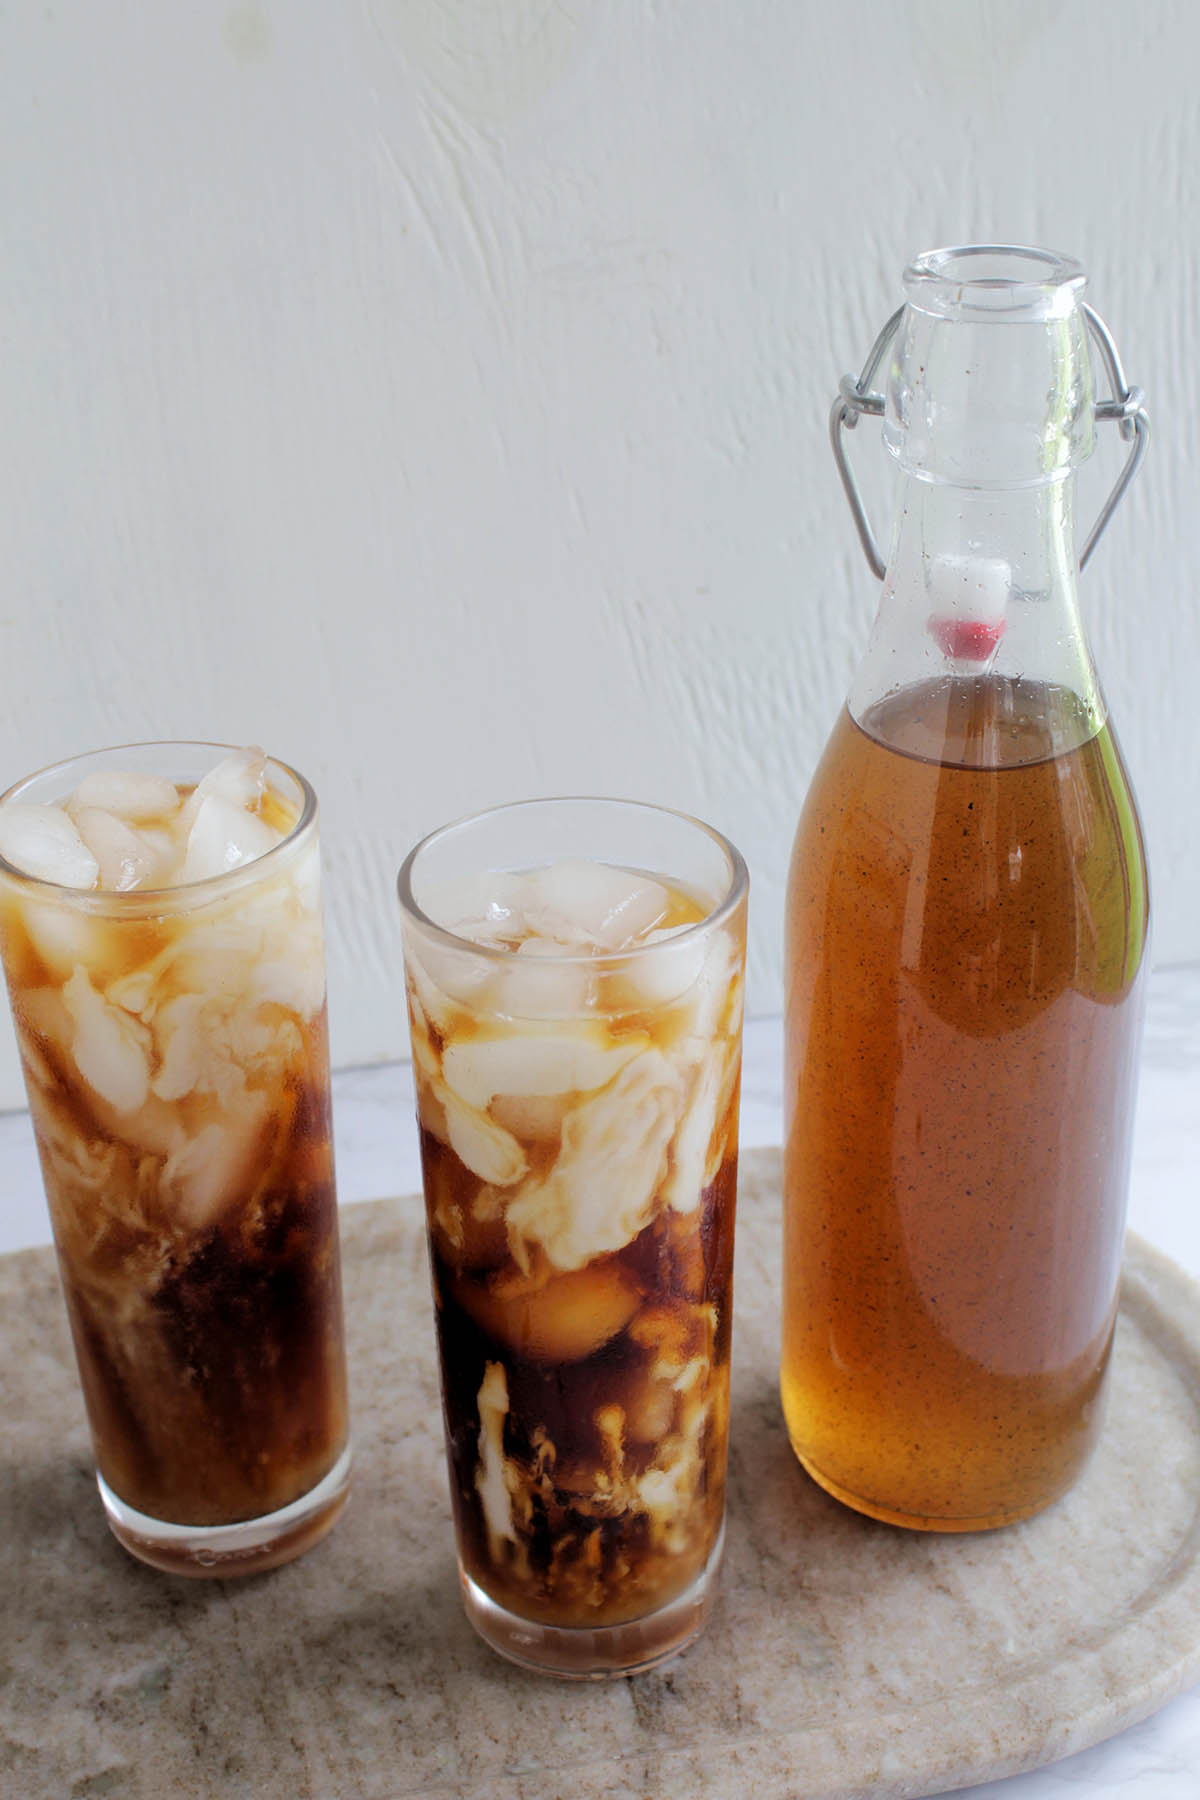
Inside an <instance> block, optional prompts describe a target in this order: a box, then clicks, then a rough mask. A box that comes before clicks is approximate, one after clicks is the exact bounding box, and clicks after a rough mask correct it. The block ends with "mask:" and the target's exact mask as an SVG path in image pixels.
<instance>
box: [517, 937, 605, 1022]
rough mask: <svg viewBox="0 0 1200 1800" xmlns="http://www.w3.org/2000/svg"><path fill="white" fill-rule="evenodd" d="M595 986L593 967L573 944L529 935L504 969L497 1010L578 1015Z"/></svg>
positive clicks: (521, 1016) (554, 1016) (543, 1015)
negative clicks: (575, 950) (591, 967)
mask: <svg viewBox="0 0 1200 1800" xmlns="http://www.w3.org/2000/svg"><path fill="white" fill-rule="evenodd" d="M591 988H592V972H591V970H590V969H589V968H588V965H587V963H586V962H581V961H580V960H579V959H578V955H577V953H575V952H573V951H572V949H571V947H570V946H569V945H567V944H559V943H555V942H552V941H550V940H549V939H547V938H526V939H525V941H524V943H522V944H520V945H518V947H517V953H516V955H515V956H514V957H512V958H511V959H510V960H509V961H508V962H506V963H505V965H504V967H503V968H502V969H501V970H500V973H499V978H498V981H497V986H496V994H495V1001H494V1005H495V1010H496V1011H497V1012H498V1013H502V1014H503V1015H504V1016H505V1017H506V1018H510V1019H572V1018H578V1017H579V1015H580V1014H581V1013H586V1011H587V1006H588V999H589V996H590V994H591Z"/></svg>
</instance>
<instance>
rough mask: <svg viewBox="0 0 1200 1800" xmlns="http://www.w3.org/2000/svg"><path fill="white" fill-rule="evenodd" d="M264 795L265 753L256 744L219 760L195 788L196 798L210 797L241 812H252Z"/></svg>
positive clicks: (265, 786)
mask: <svg viewBox="0 0 1200 1800" xmlns="http://www.w3.org/2000/svg"><path fill="white" fill-rule="evenodd" d="M266 791H267V753H266V751H265V750H260V749H259V747H258V745H257V744H251V745H249V746H248V747H247V748H246V749H245V750H234V751H232V752H231V753H230V755H228V756H226V757H223V758H222V759H221V761H220V762H219V763H217V764H216V766H215V767H214V768H211V769H210V770H209V771H208V774H207V775H205V776H203V777H202V778H201V779H200V781H199V782H198V783H197V785H196V797H197V798H198V799H199V800H201V801H204V800H206V799H207V798H208V796H209V795H210V794H216V795H219V796H220V798H221V799H222V800H228V801H229V804H230V805H231V806H239V807H241V808H242V810H243V811H244V812H254V811H255V810H256V809H257V808H258V807H259V806H260V805H261V804H262V797H263V795H264V794H265V793H266Z"/></svg>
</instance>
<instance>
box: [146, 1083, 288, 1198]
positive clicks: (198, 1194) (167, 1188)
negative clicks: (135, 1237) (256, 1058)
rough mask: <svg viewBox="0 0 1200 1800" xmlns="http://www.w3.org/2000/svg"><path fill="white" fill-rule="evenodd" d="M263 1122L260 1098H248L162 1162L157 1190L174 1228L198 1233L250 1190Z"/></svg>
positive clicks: (266, 1119)
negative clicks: (165, 1196) (162, 1194)
mask: <svg viewBox="0 0 1200 1800" xmlns="http://www.w3.org/2000/svg"><path fill="white" fill-rule="evenodd" d="M269 1123H270V1107H269V1105H268V1102H267V1099H266V1096H265V1095H264V1094H258V1093H248V1094H246V1096H245V1098H244V1103H243V1104H242V1105H241V1106H240V1107H238V1108H235V1109H232V1110H227V1111H226V1112H225V1114H224V1116H223V1117H222V1118H221V1120H220V1122H219V1123H217V1122H216V1121H213V1122H212V1123H211V1124H208V1125H203V1126H201V1128H200V1130H199V1131H198V1132H197V1133H196V1135H195V1136H194V1137H191V1138H189V1139H188V1141H187V1143H185V1144H184V1145H182V1146H181V1148H180V1149H178V1150H176V1151H175V1153H174V1154H173V1155H172V1156H169V1157H168V1158H167V1161H166V1163H165V1164H164V1166H163V1172H162V1188H163V1191H164V1192H165V1193H167V1194H168V1195H169V1196H170V1198H171V1203H172V1211H173V1213H174V1216H175V1218H176V1220H177V1221H178V1223H180V1224H181V1225H183V1226H185V1227H186V1228H188V1229H189V1230H192V1231H200V1230H203V1229H204V1228H205V1227H206V1226H208V1225H211V1224H212V1223H213V1221H214V1220H215V1219H216V1218H217V1217H218V1216H219V1214H220V1213H222V1212H223V1211H224V1210H225V1208H226V1207H227V1206H228V1205H229V1204H230V1203H231V1202H232V1201H233V1200H235V1199H236V1198H237V1197H238V1195H239V1194H240V1193H243V1192H245V1190H246V1189H247V1188H248V1187H249V1186H251V1184H252V1183H253V1182H254V1181H255V1179H256V1177H257V1170H258V1167H259V1166H262V1165H265V1162H266V1157H265V1155H264V1154H263V1150H264V1146H265V1139H266V1133H267V1128H268V1126H269Z"/></svg>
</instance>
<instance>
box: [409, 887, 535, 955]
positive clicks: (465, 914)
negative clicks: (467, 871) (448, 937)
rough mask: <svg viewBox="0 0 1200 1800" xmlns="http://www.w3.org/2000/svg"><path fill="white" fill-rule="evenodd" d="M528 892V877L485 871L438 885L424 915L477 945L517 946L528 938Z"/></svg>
mask: <svg viewBox="0 0 1200 1800" xmlns="http://www.w3.org/2000/svg"><path fill="white" fill-rule="evenodd" d="M528 891H529V878H528V876H525V875H513V874H510V873H509V872H507V871H506V870H501V869H485V870H483V871H481V872H480V873H478V874H474V875H464V876H460V877H459V878H458V879H457V880H455V881H445V882H438V883H437V884H436V885H435V886H433V887H431V888H430V889H429V891H428V892H427V893H426V894H424V895H423V896H422V902H421V911H422V912H423V913H424V914H425V916H426V918H428V919H432V920H433V922H434V924H435V925H440V926H441V927H442V930H443V931H452V932H453V933H454V934H455V935H456V936H457V937H465V938H470V939H471V940H472V941H473V942H475V943H480V944H496V943H500V942H501V941H504V940H507V941H509V942H515V941H516V940H517V939H518V938H521V937H523V936H524V934H525V929H526V927H525V900H526V897H527V894H528Z"/></svg>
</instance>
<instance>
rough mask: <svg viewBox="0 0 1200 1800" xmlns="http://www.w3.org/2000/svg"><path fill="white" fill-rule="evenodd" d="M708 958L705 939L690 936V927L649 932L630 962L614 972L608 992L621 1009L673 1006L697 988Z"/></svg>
mask: <svg viewBox="0 0 1200 1800" xmlns="http://www.w3.org/2000/svg"><path fill="white" fill-rule="evenodd" d="M681 934H682V935H681ZM650 945H653V946H654V947H655V948H654V954H653V955H651V954H650V951H649V948H648V946H650ZM704 957H705V940H704V938H703V937H702V936H697V935H696V934H694V933H689V930H688V927H687V926H686V925H668V926H664V927H663V928H662V929H661V930H657V931H651V932H648V933H647V934H646V936H645V937H644V938H643V939H642V940H641V943H640V944H639V945H638V947H637V949H636V950H635V951H634V952H633V953H632V954H631V955H630V958H629V961H628V962H627V963H623V964H622V965H621V966H620V967H619V968H618V969H614V970H613V971H612V972H611V974H610V975H609V976H608V991H609V993H611V995H612V998H613V1000H614V1002H615V1003H616V1005H617V1006H619V1007H622V1008H626V1009H629V1010H640V1009H642V1008H645V1007H656V1006H669V1005H670V1004H671V1002H672V1001H674V1000H678V999H680V998H681V996H682V995H684V994H686V993H687V991H688V989H689V988H690V987H693V986H694V985H695V983H696V981H697V980H698V979H699V977H700V973H701V971H702V969H703V968H704Z"/></svg>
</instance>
